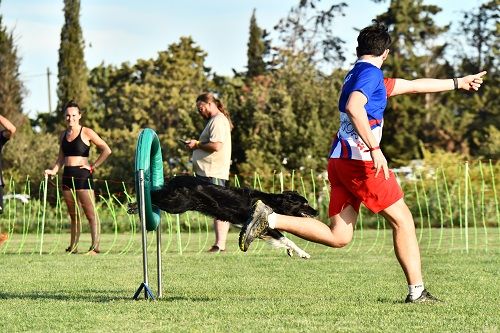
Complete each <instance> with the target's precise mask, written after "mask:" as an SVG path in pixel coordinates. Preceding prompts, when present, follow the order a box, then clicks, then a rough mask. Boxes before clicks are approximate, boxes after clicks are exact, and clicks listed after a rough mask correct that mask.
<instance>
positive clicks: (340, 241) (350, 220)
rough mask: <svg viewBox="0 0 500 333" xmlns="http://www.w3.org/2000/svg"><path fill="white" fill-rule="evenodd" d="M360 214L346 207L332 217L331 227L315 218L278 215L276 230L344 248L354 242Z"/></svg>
mask: <svg viewBox="0 0 500 333" xmlns="http://www.w3.org/2000/svg"><path fill="white" fill-rule="evenodd" d="M357 217H358V213H357V212H356V211H355V210H354V208H352V206H350V205H349V206H346V207H345V208H344V210H342V211H341V212H340V213H339V214H337V215H334V216H332V217H330V227H328V226H327V225H326V224H324V223H323V222H321V221H318V220H316V219H313V218H304V217H295V216H286V215H279V214H276V223H275V229H278V230H282V231H286V232H289V233H291V234H294V235H295V236H298V237H300V238H303V239H305V240H308V241H311V242H315V243H319V244H323V245H326V246H331V247H336V248H339V247H344V246H346V245H347V244H349V242H350V241H351V240H352V236H353V233H354V226H355V225H356V219H357Z"/></svg>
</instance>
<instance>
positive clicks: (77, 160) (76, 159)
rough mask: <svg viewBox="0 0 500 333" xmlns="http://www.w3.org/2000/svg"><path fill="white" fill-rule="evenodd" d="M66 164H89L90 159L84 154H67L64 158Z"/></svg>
mask: <svg viewBox="0 0 500 333" xmlns="http://www.w3.org/2000/svg"><path fill="white" fill-rule="evenodd" d="M64 165H66V166H82V165H89V159H88V158H87V157H83V156H66V157H65V158H64Z"/></svg>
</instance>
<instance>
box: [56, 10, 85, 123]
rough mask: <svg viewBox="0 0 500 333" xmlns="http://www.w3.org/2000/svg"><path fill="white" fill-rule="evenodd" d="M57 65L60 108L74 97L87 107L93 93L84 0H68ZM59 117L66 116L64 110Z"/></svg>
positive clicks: (57, 117) (58, 107)
mask: <svg viewBox="0 0 500 333" xmlns="http://www.w3.org/2000/svg"><path fill="white" fill-rule="evenodd" d="M57 68H58V73H57V78H58V82H57V98H58V104H57V110H61V109H62V107H63V106H64V104H65V103H66V102H67V101H69V100H71V99H74V100H76V101H77V102H78V104H79V105H80V107H81V108H82V109H84V108H85V107H87V105H88V103H89V100H90V95H89V89H88V85H87V79H88V71H87V66H86V65H85V60H84V40H83V34H82V29H81V27H80V0H64V25H63V27H62V30H61V43H60V46H59V62H58V63H57ZM56 119H57V120H61V119H63V115H62V113H61V112H57V115H56Z"/></svg>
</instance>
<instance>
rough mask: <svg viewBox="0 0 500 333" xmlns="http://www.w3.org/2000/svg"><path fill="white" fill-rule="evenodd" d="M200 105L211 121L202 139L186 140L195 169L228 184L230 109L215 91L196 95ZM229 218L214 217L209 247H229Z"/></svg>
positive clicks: (214, 249) (216, 250)
mask: <svg viewBox="0 0 500 333" xmlns="http://www.w3.org/2000/svg"><path fill="white" fill-rule="evenodd" d="M196 108H197V109H198V112H199V113H200V115H201V116H202V117H203V118H204V119H205V120H207V124H206V126H205V128H204V129H203V131H202V132H201V134H200V137H199V139H198V140H194V139H191V140H182V139H178V140H179V141H182V142H184V144H185V145H186V147H187V148H189V149H191V150H192V151H193V157H192V162H193V169H194V173H195V174H196V177H200V178H202V179H205V180H206V181H207V182H209V183H212V184H216V185H221V186H225V185H226V182H227V181H228V180H229V166H230V165H231V129H232V128H233V125H232V123H231V118H230V117H229V113H228V112H227V110H226V109H225V107H224V105H223V104H222V102H221V101H220V100H218V99H217V98H215V97H214V95H213V94H211V93H204V94H201V95H200V96H198V98H197V99H196ZM229 226H230V224H229V222H226V221H219V220H217V219H215V220H214V231H215V244H214V245H213V246H212V247H211V248H210V249H209V250H208V252H211V253H219V252H223V251H225V250H226V239H227V234H228V232H229Z"/></svg>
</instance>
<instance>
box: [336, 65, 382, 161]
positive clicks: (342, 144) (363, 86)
mask: <svg viewBox="0 0 500 333" xmlns="http://www.w3.org/2000/svg"><path fill="white" fill-rule="evenodd" d="M354 91H359V92H361V93H362V94H363V95H365V96H366V99H367V100H368V102H367V103H366V105H365V110H366V114H367V116H368V121H369V123H370V127H371V130H372V133H373V135H374V136H375V138H376V139H377V141H378V142H379V143H380V140H381V139H382V127H383V122H384V111H385V107H386V105H387V92H386V89H385V85H384V75H383V73H382V70H380V68H378V67H376V66H374V65H372V64H370V63H368V62H364V61H358V62H356V64H355V65H354V67H353V69H351V71H350V72H349V73H348V74H347V75H346V77H345V79H344V84H343V86H342V92H341V94H340V99H339V111H340V128H339V131H338V133H337V135H336V136H335V139H334V140H333V143H332V148H331V150H330V154H329V157H330V158H347V159H354V160H363V161H371V160H372V158H371V155H370V153H369V151H368V147H366V145H365V143H364V142H363V140H361V138H360V137H359V135H358V133H357V132H356V130H355V128H354V125H353V124H352V122H351V119H350V118H349V116H348V115H347V113H346V112H345V108H346V105H347V101H348V100H349V96H350V95H351V93H353V92H354Z"/></svg>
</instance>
